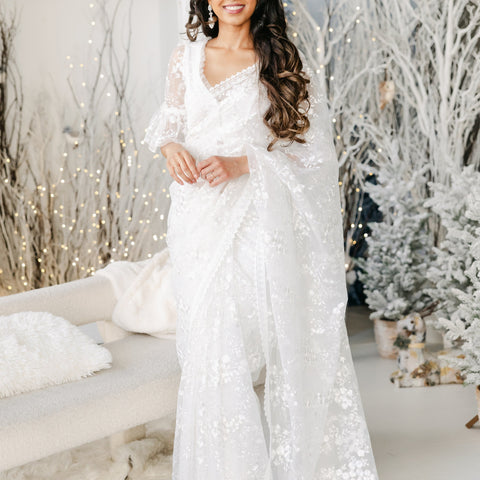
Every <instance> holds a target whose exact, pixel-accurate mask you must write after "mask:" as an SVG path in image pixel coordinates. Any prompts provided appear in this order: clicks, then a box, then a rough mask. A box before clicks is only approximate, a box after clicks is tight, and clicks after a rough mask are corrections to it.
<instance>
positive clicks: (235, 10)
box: [222, 4, 245, 13]
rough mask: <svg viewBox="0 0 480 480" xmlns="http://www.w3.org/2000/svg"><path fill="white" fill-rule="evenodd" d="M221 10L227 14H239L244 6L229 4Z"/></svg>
mask: <svg viewBox="0 0 480 480" xmlns="http://www.w3.org/2000/svg"><path fill="white" fill-rule="evenodd" d="M222 8H223V9H224V10H225V11H227V12H228V13H239V12H241V11H242V10H243V9H244V8H245V5H241V4H231V5H225V6H223V7H222Z"/></svg>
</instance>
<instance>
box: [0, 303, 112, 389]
mask: <svg viewBox="0 0 480 480" xmlns="http://www.w3.org/2000/svg"><path fill="white" fill-rule="evenodd" d="M111 362H112V354H111V353H110V351H109V350H108V349H107V348H105V347H103V346H101V345H97V344H96V343H95V341H94V340H93V338H91V337H89V336H88V335H85V334H84V333H83V332H82V331H80V329H79V328H78V327H77V326H75V325H72V324H71V323H70V322H69V321H68V320H66V319H64V318H62V317H58V316H55V315H52V314H51V313H48V312H19V313H14V314H12V315H3V316H0V398H3V397H8V396H10V395H17V394H19V393H23V392H28V391H31V390H35V389H38V388H43V387H47V386H49V385H55V384H60V383H65V382H70V381H74V380H79V379H80V378H82V377H85V376H88V375H92V374H93V373H94V372H95V371H97V370H101V369H104V368H110V367H111Z"/></svg>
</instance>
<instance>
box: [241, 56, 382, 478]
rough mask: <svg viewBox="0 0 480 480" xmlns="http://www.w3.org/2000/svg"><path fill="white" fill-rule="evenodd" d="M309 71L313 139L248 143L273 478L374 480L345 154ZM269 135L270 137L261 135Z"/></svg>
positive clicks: (316, 81) (307, 69)
mask: <svg viewBox="0 0 480 480" xmlns="http://www.w3.org/2000/svg"><path fill="white" fill-rule="evenodd" d="M300 54H301V58H302V61H303V66H304V70H305V73H307V75H308V76H309V77H310V80H311V82H310V84H309V85H308V89H309V98H310V101H311V108H310V110H309V113H308V115H309V119H310V123H311V126H310V129H309V130H308V132H307V133H306V134H305V136H304V138H305V140H306V143H305V144H300V143H298V142H294V143H293V144H292V145H290V146H285V144H286V141H285V140H280V141H279V142H277V143H276V144H275V146H274V148H273V150H272V151H268V150H267V149H266V146H265V131H263V132H261V133H260V128H258V130H259V135H260V137H258V136H256V137H254V138H252V141H250V142H248V143H247V144H246V145H245V147H246V155H247V159H248V165H249V169H250V181H252V182H253V184H254V191H255V199H254V202H255V205H256V208H257V211H258V213H259V218H260V221H259V236H258V241H257V246H256V249H255V265H256V268H255V284H256V289H257V298H258V299H259V300H258V309H259V315H260V319H261V320H260V324H261V326H262V342H263V348H264V351H265V353H266V366H267V368H266V380H265V397H264V398H265V400H264V402H265V413H266V418H267V422H268V425H269V431H270V442H269V445H270V446H269V448H270V452H269V454H270V462H271V464H270V467H271V474H272V478H274V479H275V480H292V479H296V480H313V479H314V478H322V479H340V478H355V479H364V480H367V479H368V480H376V479H377V478H378V477H377V473H376V468H375V463H374V458H373V453H372V450H371V444H370V437H369V432H368V430H367V427H366V422H365V418H364V413H363V407H362V403H361V399H360V395H359V389H358V384H357V380H356V376H355V374H354V367H353V362H352V358H351V353H350V348H349V344H348V337H347V332H346V327H345V308H346V305H347V300H348V297H347V288H346V281H345V257H344V241H343V222H342V215H341V203H340V191H339V184H338V168H339V167H338V160H337V155H336V151H335V146H334V142H333V129H332V119H331V117H330V113H329V109H328V105H327V99H326V96H325V94H324V93H323V92H322V89H321V83H320V78H319V76H318V75H317V74H315V73H314V72H313V71H312V69H311V68H310V67H309V66H308V64H307V62H306V60H305V56H304V54H303V53H302V52H300ZM262 135H263V139H262V137H261V136H262Z"/></svg>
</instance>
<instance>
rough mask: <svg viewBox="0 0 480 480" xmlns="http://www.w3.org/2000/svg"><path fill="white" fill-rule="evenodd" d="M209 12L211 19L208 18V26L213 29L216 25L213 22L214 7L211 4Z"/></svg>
mask: <svg viewBox="0 0 480 480" xmlns="http://www.w3.org/2000/svg"><path fill="white" fill-rule="evenodd" d="M208 12H209V14H210V15H209V17H208V25H209V27H210V28H213V27H214V26H215V25H214V21H213V10H212V6H211V5H210V4H208Z"/></svg>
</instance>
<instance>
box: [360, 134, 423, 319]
mask: <svg viewBox="0 0 480 480" xmlns="http://www.w3.org/2000/svg"><path fill="white" fill-rule="evenodd" d="M388 153H389V154H388V161H385V162H384V163H383V164H382V163H379V164H378V165H376V166H371V167H369V170H370V173H374V175H375V178H376V180H377V183H376V184H373V183H367V184H366V185H365V188H366V191H367V192H368V193H369V194H370V196H371V198H372V199H373V200H374V201H375V203H377V204H378V205H379V209H380V211H381V212H382V215H383V219H382V221H381V222H378V223H372V224H370V227H371V230H372V233H371V236H369V237H368V239H367V244H368V253H367V258H366V259H358V260H357V262H358V265H359V266H360V268H361V272H360V275H359V276H360V280H361V281H362V282H363V284H364V289H365V294H366V301H367V304H368V306H369V307H370V308H371V310H373V312H372V313H371V315H370V318H372V319H373V318H381V319H385V320H399V319H400V318H401V317H402V316H404V315H406V314H408V313H410V312H413V311H416V312H423V311H425V309H427V308H428V307H429V306H430V304H431V299H430V297H429V296H428V294H427V289H428V288H429V286H430V285H429V283H428V281H427V280H426V270H427V267H428V264H429V259H430V251H431V249H430V245H431V240H430V236H429V233H428V226H427V221H428V218H429V212H428V211H427V210H426V209H425V208H423V199H422V197H421V196H420V195H419V194H418V192H419V191H421V190H423V188H424V183H425V168H424V169H419V170H417V171H414V172H411V171H410V168H409V166H408V164H407V163H406V162H404V161H403V160H402V159H401V158H400V157H399V155H398V143H397V141H396V140H393V141H392V142H391V150H390V152H388Z"/></svg>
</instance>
